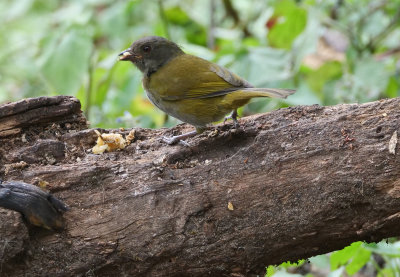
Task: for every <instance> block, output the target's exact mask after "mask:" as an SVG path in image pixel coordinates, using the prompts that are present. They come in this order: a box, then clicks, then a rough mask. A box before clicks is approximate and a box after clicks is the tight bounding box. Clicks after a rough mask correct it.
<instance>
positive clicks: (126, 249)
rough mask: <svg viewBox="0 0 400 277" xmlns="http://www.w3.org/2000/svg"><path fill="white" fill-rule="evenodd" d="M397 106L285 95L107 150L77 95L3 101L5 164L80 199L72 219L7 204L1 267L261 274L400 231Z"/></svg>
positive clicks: (2, 213) (64, 196)
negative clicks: (177, 139)
mask: <svg viewBox="0 0 400 277" xmlns="http://www.w3.org/2000/svg"><path fill="white" fill-rule="evenodd" d="M399 106H400V98H396V99H389V100H381V101H376V102H372V103H367V104H361V105H357V104H350V105H347V104H346V105H337V106H332V107H321V106H317V105H313V106H299V107H291V108H285V109H280V110H277V111H274V112H271V113H266V114H260V115H255V116H251V117H246V118H243V119H241V120H240V124H241V126H242V128H241V129H238V130H235V129H232V124H226V125H218V126H217V127H216V128H215V129H210V130H209V131H206V132H205V133H203V134H201V135H197V136H196V137H194V138H192V139H189V140H188V143H189V144H190V146H189V147H186V146H183V145H174V146H169V145H165V144H164V143H162V142H161V140H160V137H161V136H163V135H172V134H177V133H179V132H184V131H188V130H190V129H191V127H190V126H188V125H185V124H181V125H178V126H176V127H174V128H171V129H165V128H163V129H159V130H150V129H142V128H135V140H134V141H133V142H132V143H131V144H130V145H128V146H127V147H126V148H125V149H123V150H121V151H115V152H108V153H107V152H106V153H104V154H102V155H94V154H92V153H90V150H89V149H90V148H91V147H93V145H94V144H95V141H96V139H97V135H96V134H95V132H94V130H93V129H87V122H86V121H85V119H84V117H83V115H82V113H81V111H80V105H79V102H78V101H77V100H76V99H75V98H72V97H67V96H57V97H41V98H36V99H25V100H23V101H21V102H17V103H10V104H7V105H3V106H0V177H1V178H2V179H3V180H5V181H10V180H17V181H23V182H27V183H31V184H36V185H41V186H43V184H44V185H45V187H46V189H48V190H49V191H51V193H52V194H53V195H55V196H56V197H57V198H58V199H61V200H62V201H63V202H64V203H66V204H67V205H68V207H69V208H70V210H69V211H68V212H66V213H65V214H64V218H65V221H66V225H65V229H64V230H63V231H61V232H52V231H49V230H45V229H40V228H37V227H33V226H30V225H26V224H25V223H24V221H23V219H22V217H21V216H20V215H19V214H18V213H16V212H12V211H8V210H3V209H0V275H1V276H27V275H29V276H42V275H46V276H47V275H48V276H71V275H73V276H80V275H81V276H83V275H90V274H92V275H94V276H110V275H118V276H207V275H208V276H242V275H243V276H249V275H251V274H263V272H264V269H265V266H267V265H270V264H279V263H281V262H283V261H288V260H291V261H296V260H298V259H302V258H307V257H310V256H313V255H317V254H321V253H327V252H330V251H332V250H336V249H340V248H343V247H344V246H346V245H348V244H350V243H351V242H353V241H359V240H366V241H379V240H381V239H383V238H388V237H392V236H398V235H400V231H399V228H398V226H399V224H400V181H399V180H400V158H399V155H398V153H397V152H398V146H397V139H396V138H397V131H398V129H399V119H400V109H399ZM77 107H78V108H77ZM35 115H36V116H35ZM100 131H101V132H109V133H111V132H114V133H121V134H123V135H126V134H128V133H129V131H130V130H100Z"/></svg>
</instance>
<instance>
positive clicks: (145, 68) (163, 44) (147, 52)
mask: <svg viewBox="0 0 400 277" xmlns="http://www.w3.org/2000/svg"><path fill="white" fill-rule="evenodd" d="M182 54H183V51H182V50H181V49H180V48H179V46H178V45H177V44H175V43H174V42H172V41H170V40H168V39H165V38H162V37H157V36H150V37H144V38H141V39H139V40H137V41H135V42H134V43H132V45H131V47H129V48H128V49H126V50H124V51H122V52H121V53H120V54H119V57H120V58H119V59H120V60H121V61H131V62H132V63H133V64H134V65H136V66H137V68H139V70H140V71H142V72H143V73H144V74H147V75H149V74H151V73H153V72H156V71H157V70H158V69H159V68H160V67H161V66H163V65H164V64H166V63H167V62H168V61H169V60H171V59H172V58H174V57H176V56H179V55H182Z"/></svg>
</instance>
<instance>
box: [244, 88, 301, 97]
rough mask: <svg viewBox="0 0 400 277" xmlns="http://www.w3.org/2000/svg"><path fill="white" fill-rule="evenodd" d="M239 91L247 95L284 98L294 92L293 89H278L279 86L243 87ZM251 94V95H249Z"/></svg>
mask: <svg viewBox="0 0 400 277" xmlns="http://www.w3.org/2000/svg"><path fill="white" fill-rule="evenodd" d="M240 90H241V91H244V92H246V94H247V93H248V94H249V97H251V98H252V97H273V98H286V97H288V96H289V95H292V94H293V93H295V92H296V90H294V89H280V88H243V89H240ZM250 95H251V96H250Z"/></svg>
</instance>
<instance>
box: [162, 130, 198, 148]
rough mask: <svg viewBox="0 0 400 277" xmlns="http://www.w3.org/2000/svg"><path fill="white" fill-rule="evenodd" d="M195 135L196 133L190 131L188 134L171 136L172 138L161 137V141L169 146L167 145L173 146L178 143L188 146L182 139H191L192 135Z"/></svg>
mask: <svg viewBox="0 0 400 277" xmlns="http://www.w3.org/2000/svg"><path fill="white" fill-rule="evenodd" d="M196 134H197V131H192V132H188V133H185V134H182V135H179V136H173V137H163V138H162V141H163V142H165V143H167V144H169V145H173V144H176V143H180V144H182V145H183V146H190V145H189V143H187V142H186V141H184V139H187V138H190V137H193V136H194V135H196Z"/></svg>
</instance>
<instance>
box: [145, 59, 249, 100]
mask: <svg viewBox="0 0 400 277" xmlns="http://www.w3.org/2000/svg"><path fill="white" fill-rule="evenodd" d="M151 79H152V80H151V81H150V89H151V87H153V88H157V92H158V94H159V95H160V96H161V98H162V99H163V100H167V101H174V100H183V99H194V98H210V97H216V96H220V95H225V94H228V93H230V92H232V91H235V90H237V89H238V88H250V87H252V86H251V84H250V83H248V82H247V81H246V80H244V79H242V78H240V77H239V76H238V75H236V74H234V73H232V72H230V71H229V70H227V69H226V68H224V67H222V66H219V65H217V64H214V63H211V62H209V61H207V60H203V59H201V58H198V57H195V56H191V55H182V56H179V57H177V58H176V60H175V59H174V60H172V61H171V62H170V63H167V64H166V65H164V66H163V68H162V69H161V70H159V71H158V72H156V73H154V74H153V75H152V77H151Z"/></svg>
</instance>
